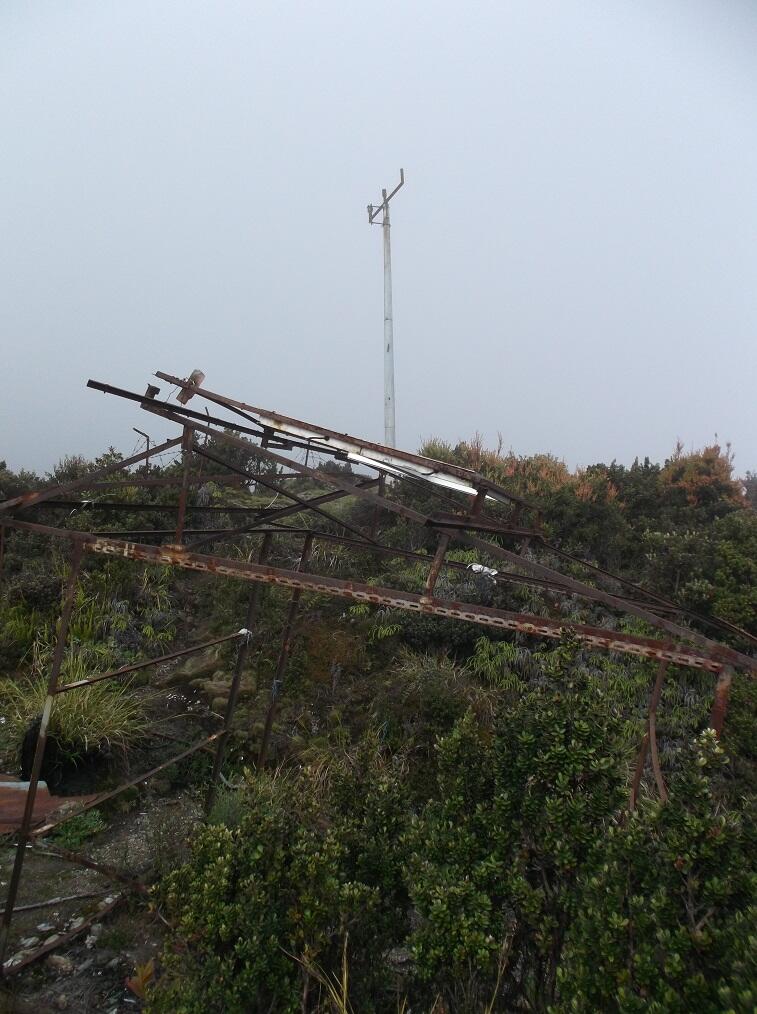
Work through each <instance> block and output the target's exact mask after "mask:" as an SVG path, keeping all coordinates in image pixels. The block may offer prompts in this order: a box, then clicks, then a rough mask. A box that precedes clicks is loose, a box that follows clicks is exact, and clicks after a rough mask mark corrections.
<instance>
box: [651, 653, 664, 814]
mask: <svg viewBox="0 0 757 1014" xmlns="http://www.w3.org/2000/svg"><path fill="white" fill-rule="evenodd" d="M667 669H668V663H667V662H660V667H659V669H658V670H657V679H656V680H655V684H654V690H653V691H652V700H651V702H650V705H649V749H650V752H651V754H652V770H653V771H654V778H655V781H656V782H657V791H658V792H659V793H660V799H661V800H662V801H663V803H667V801H668V790H667V789H666V788H665V779H664V778H663V777H662V768H661V767H660V758H659V755H658V753H657V705H658V704H659V703H660V695H661V694H662V684H663V681H664V680H665V673H666V672H667Z"/></svg>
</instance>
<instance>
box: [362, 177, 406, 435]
mask: <svg viewBox="0 0 757 1014" xmlns="http://www.w3.org/2000/svg"><path fill="white" fill-rule="evenodd" d="M404 183H405V171H404V169H400V182H399V184H398V185H397V186H396V187H395V188H394V190H392V192H391V193H390V194H388V193H387V191H386V189H382V191H381V204H380V205H378V207H376V208H374V207H373V205H372V204H369V205H368V223H369V225H376V224H377V223H376V218H377V217H378V215H379V213H381V230H382V233H383V240H384V243H383V246H384V443H385V444H386V445H387V447H396V431H395V413H394V313H393V310H392V240H391V222H390V219H389V202H390V201H391V199H392V198H393V197H394V195H395V194H396V193H397V191H398V190H399V189H400V187H402V186H403V185H404Z"/></svg>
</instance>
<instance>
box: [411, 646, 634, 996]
mask: <svg viewBox="0 0 757 1014" xmlns="http://www.w3.org/2000/svg"><path fill="white" fill-rule="evenodd" d="M590 689H591V692H589V690H590ZM618 728H619V723H618V720H617V717H616V716H615V714H614V712H613V709H612V707H611V706H610V705H609V703H608V701H607V700H606V699H605V698H604V696H603V695H602V694H601V692H600V691H598V690H597V689H596V688H594V687H591V688H590V685H589V681H588V679H587V677H586V676H585V674H584V672H583V670H582V669H581V668H580V667H578V666H576V665H575V661H574V649H573V648H572V647H571V646H563V647H561V648H560V649H558V650H557V651H555V652H552V653H551V655H550V663H549V667H548V668H547V669H546V670H545V671H544V673H543V675H542V680H541V685H539V686H538V687H537V688H536V689H531V690H530V691H529V692H525V693H523V695H522V696H521V697H520V698H519V699H517V700H516V702H515V703H514V704H512V705H510V706H507V707H504V708H502V709H501V710H500V712H499V715H498V716H497V720H496V723H495V726H494V730H493V733H492V732H490V731H489V730H487V729H486V728H485V727H482V726H481V725H480V723H478V722H476V721H474V720H473V716H472V715H471V714H469V715H468V716H467V717H466V718H464V719H463V720H462V721H461V722H459V723H458V724H457V726H456V727H455V728H454V730H453V731H452V732H451V733H450V734H449V735H448V736H446V737H444V738H443V739H442V740H441V742H440V743H439V747H438V754H439V756H438V779H439V799H438V801H431V802H429V804H428V805H427V806H426V808H425V810H424V812H423V813H422V814H421V816H420V817H419V818H418V820H417V821H416V823H415V826H414V828H413V830H412V832H411V834H410V836H409V842H408V844H409V847H410V852H411V858H410V863H409V885H410V893H411V898H412V901H413V902H414V905H415V908H416V909H417V912H418V913H419V915H420V917H421V923H420V925H419V926H418V928H417V929H416V931H415V932H414V934H413V936H412V941H411V942H412V948H413V952H414V955H415V959H416V962H417V975H418V978H419V979H420V980H421V982H426V983H427V984H428V987H429V992H428V996H429V998H430V997H432V996H433V995H435V993H437V992H441V993H442V994H443V995H444V997H445V999H446V1000H447V1001H448V1003H449V1004H450V1005H451V1008H452V1009H454V1010H477V1009H480V1007H481V1006H484V1005H485V1004H487V1003H490V1004H493V1003H494V1002H495V998H496V1002H497V1003H499V1004H502V1003H504V1004H505V1007H504V1008H502V1009H508V1010H509V1009H513V1005H517V1004H523V1003H525V1004H527V1006H528V1009H536V1010H544V1009H545V1007H546V1005H547V1004H548V1003H550V1002H551V1001H552V1000H553V999H554V995H555V987H556V973H557V968H558V966H559V963H560V956H561V952H562V947H563V943H564V938H565V932H566V928H567V926H568V924H569V922H570V919H571V917H572V915H573V913H574V911H575V909H576V905H577V893H576V880H577V877H578V874H579V871H580V869H581V867H582V865H583V863H584V862H585V861H586V857H587V855H588V853H589V851H590V849H591V848H592V846H593V845H594V843H595V842H596V841H597V839H598V838H600V837H601V835H602V834H603V829H604V826H605V824H606V822H607V820H608V819H609V817H610V816H611V815H612V814H614V813H615V811H616V809H617V807H618V806H619V804H620V803H621V801H622V791H621V786H622V782H621V778H620V774H619V771H620V764H619V763H618V759H617V758H616V757H615V756H614V746H613V744H614V741H615V738H616V736H617V731H618ZM508 954H510V955H511V959H510V960H509V962H508V959H507V955H508ZM497 1009H499V1008H497Z"/></svg>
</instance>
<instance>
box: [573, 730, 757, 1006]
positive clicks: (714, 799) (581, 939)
mask: <svg viewBox="0 0 757 1014" xmlns="http://www.w3.org/2000/svg"><path fill="white" fill-rule="evenodd" d="M725 762H726V757H725V754H724V751H723V749H722V748H721V747H720V746H719V745H718V743H717V740H716V739H715V735H714V733H713V732H712V730H707V731H706V732H704V733H702V735H701V736H699V737H698V739H697V740H696V741H695V743H694V745H693V747H692V748H691V749H690V750H689V751H688V757H687V760H686V762H685V763H684V764H682V765H681V768H680V770H679V771H678V773H677V774H676V776H675V778H674V779H673V780H672V781H671V785H670V801H669V802H668V804H667V805H665V806H663V805H661V804H660V803H658V802H655V801H646V802H645V803H642V805H641V806H640V808H639V809H637V810H636V811H635V812H634V813H633V814H631V815H624V817H623V819H618V820H616V821H614V822H613V826H612V827H611V828H610V829H609V830H608V832H607V835H606V836H605V837H603V838H602V839H601V840H599V841H598V842H597V843H596V845H595V846H594V849H593V852H592V855H591V856H590V857H589V859H588V862H587V864H586V869H585V871H584V873H583V874H582V883H581V891H582V903H581V906H580V910H579V912H578V916H577V918H576V920H575V922H574V924H573V926H572V927H571V928H570V930H569V932H568V941H567V944H566V949H565V953H564V960H563V961H562V963H561V966H560V969H559V972H558V978H559V984H560V1004H559V1009H560V1010H565V1011H585V1012H587V1014H588V1012H592V1011H597V1010H602V1011H608V1012H609V1011H622V1012H624V1014H626V1012H628V1014H630V1012H636V1011H638V1012H641V1011H653V1012H654V1011H657V1012H665V1014H678V1012H680V1014H685V1012H688V1011H692V1010H701V1011H733V1012H739V1014H751V1012H752V1011H753V1010H754V1009H755V1004H757V901H756V900H757V869H756V868H755V855H757V850H756V849H755V846H756V845H757V841H756V839H755V827H754V823H753V815H752V818H751V819H750V818H749V816H747V815H741V814H739V813H737V812H735V811H733V810H727V809H725V808H724V807H723V805H722V803H721V802H720V801H719V799H718V795H717V792H716V791H715V784H716V780H717V777H718V773H719V769H721V768H722V766H723V765H724V763H725Z"/></svg>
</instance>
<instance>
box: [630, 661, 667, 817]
mask: <svg viewBox="0 0 757 1014" xmlns="http://www.w3.org/2000/svg"><path fill="white" fill-rule="evenodd" d="M667 669H668V663H667V662H660V667H659V669H658V670H657V678H656V679H655V683H654V687H653V688H652V696H651V698H650V700H649V713H648V716H647V728H646V731H645V733H644V739H643V740H642V742H641V749H640V750H639V756H638V758H637V760H636V770H635V771H634V776H633V782H632V783H631V798H630V799H629V809H630V810H634V809H635V808H636V801H637V799H638V796H639V786H640V785H641V778H642V775H643V773H644V765H645V764H646V760H647V754H648V753H649V751H650V749H651V752H652V770H653V771H654V777H655V782H656V783H657V791H658V792H659V793H660V799H662V801H663V803H665V802H667V799H668V792H667V789H666V788H665V779H664V778H663V777H662V769H661V767H660V758H659V755H658V753H657V705H658V704H659V703H660V696H661V695H662V684H663V682H664V680H665V673H666V672H667Z"/></svg>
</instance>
